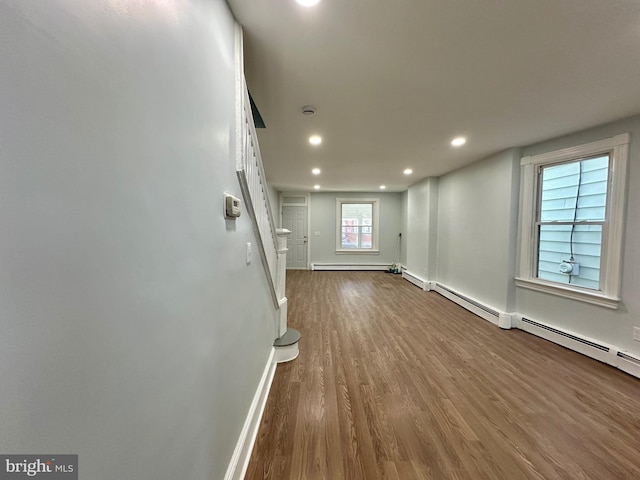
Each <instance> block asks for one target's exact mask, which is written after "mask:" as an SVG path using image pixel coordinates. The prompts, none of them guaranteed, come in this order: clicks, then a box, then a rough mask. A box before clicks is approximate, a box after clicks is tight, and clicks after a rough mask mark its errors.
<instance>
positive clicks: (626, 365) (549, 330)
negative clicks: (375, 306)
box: [402, 271, 640, 378]
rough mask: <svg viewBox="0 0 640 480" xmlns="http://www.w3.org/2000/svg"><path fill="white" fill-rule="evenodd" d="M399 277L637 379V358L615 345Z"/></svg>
mask: <svg viewBox="0 0 640 480" xmlns="http://www.w3.org/2000/svg"><path fill="white" fill-rule="evenodd" d="M402 277H403V278H405V279H406V280H408V281H409V282H411V283H413V284H414V285H417V286H419V287H421V288H423V289H424V290H434V291H435V292H437V293H439V294H440V295H442V296H443V297H445V298H447V299H449V300H451V301H452V302H454V303H457V304H458V305H460V306H461V307H463V308H464V309H466V310H468V311H470V312H472V313H474V314H476V315H478V316H479V317H481V318H483V319H485V320H487V321H489V322H491V323H493V324H495V325H498V326H499V327H500V328H503V329H509V328H517V329H520V330H523V331H525V332H527V333H531V334H533V335H536V336H538V337H541V338H544V339H545V340H548V341H550V342H553V343H555V344H557V345H561V346H563V347H565V348H568V349H569V350H573V351H575V352H578V353H581V354H583V355H586V356H588V357H591V358H593V359H595V360H598V361H600V362H603V363H606V364H608V365H611V366H613V367H615V368H618V369H620V370H622V371H623V372H626V373H628V374H630V375H633V376H634V377H638V378H640V355H636V354H634V353H631V352H625V351H623V350H621V349H620V348H618V347H616V346H615V345H609V344H606V343H604V342H600V341H599V340H595V339H593V338H588V337H585V336H583V335H580V334H577V333H575V332H571V331H569V330H565V329H562V328H557V327H554V326H553V325H550V324H548V323H544V322H540V321H538V320H534V319H531V318H529V317H527V316H524V315H522V314H519V313H507V312H501V311H499V310H498V309H496V308H493V307H491V306H489V305H486V304H484V303H483V302H480V301H478V300H476V299H474V298H471V297H468V296H466V295H462V294H461V293H459V292H457V291H455V290H453V289H451V288H449V287H447V286H446V285H442V284H441V283H435V282H428V281H426V280H423V279H421V278H420V277H418V276H416V275H413V274H411V273H409V274H407V272H406V271H403V273H402Z"/></svg>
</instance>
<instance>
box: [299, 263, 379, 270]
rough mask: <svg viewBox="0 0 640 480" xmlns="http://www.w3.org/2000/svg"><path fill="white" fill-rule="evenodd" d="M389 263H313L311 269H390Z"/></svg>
mask: <svg viewBox="0 0 640 480" xmlns="http://www.w3.org/2000/svg"><path fill="white" fill-rule="evenodd" d="M389 265H390V264H388V263H312V264H311V270H367V271H377V270H380V271H384V270H388V269H389Z"/></svg>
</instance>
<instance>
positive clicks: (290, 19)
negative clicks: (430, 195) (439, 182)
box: [228, 0, 640, 191]
mask: <svg viewBox="0 0 640 480" xmlns="http://www.w3.org/2000/svg"><path fill="white" fill-rule="evenodd" d="M228 3H229V5H230V7H231V9H232V11H233V12H234V14H235V16H236V18H237V19H238V21H239V22H240V23H241V24H242V25H243V27H244V47H245V75H246V78H247V83H248V86H249V90H250V91H251V94H252V96H253V99H254V101H255V103H256V105H257V107H258V109H259V110H260V113H261V115H262V117H263V119H264V122H265V124H266V129H260V130H259V132H258V136H259V142H260V150H261V153H262V158H263V163H264V167H265V171H266V175H267V179H268V181H269V182H270V183H271V184H272V185H273V186H274V187H276V188H277V189H278V190H298V191H299V190H304V191H310V190H313V186H314V185H315V184H318V185H320V187H321V189H320V191H375V190H378V188H379V186H380V185H386V187H387V191H403V190H405V189H406V188H407V187H408V186H409V185H411V184H413V183H416V182H418V181H419V180H421V179H422V178H425V177H428V176H440V175H442V174H444V173H447V172H449V171H452V170H455V169H457V168H460V167H462V166H464V165H467V164H469V163H472V162H474V161H477V160H480V159H482V158H484V157H486V156H488V155H491V154H492V153H496V152H499V151H501V150H504V149H507V148H510V147H514V146H524V145H528V144H531V143H535V142H538V141H541V140H545V139H548V138H552V137H556V136H559V135H562V134H565V133H569V132H573V131H576V130H581V129H584V128H588V127H591V126H595V125H598V124H602V123H606V122H608V121H612V120H616V119H620V118H624V117H627V116H631V115H634V114H637V113H640V2H639V1H637V0H516V1H514V0H395V1H389V0H350V1H346V0H321V1H320V3H319V4H318V5H316V6H315V7H302V6H299V5H298V4H297V3H295V1H294V0H228ZM304 105H313V106H315V107H316V114H315V115H313V116H305V115H303V114H302V111H301V109H302V106H304ZM311 134H319V135H321V136H322V138H323V142H322V144H321V145H319V146H316V147H314V146H312V145H310V144H309V143H308V137H309V136H310V135H311ZM459 135H462V136H464V137H466V138H467V143H466V144H465V145H463V146H462V147H458V148H454V147H452V146H451V144H450V141H451V140H452V139H453V138H454V137H456V136H459ZM313 167H318V168H320V169H321V170H322V173H321V174H320V175H318V176H314V175H312V174H311V169H312V168H313ZM405 168H412V169H413V174H412V175H410V176H407V175H403V170H404V169H405Z"/></svg>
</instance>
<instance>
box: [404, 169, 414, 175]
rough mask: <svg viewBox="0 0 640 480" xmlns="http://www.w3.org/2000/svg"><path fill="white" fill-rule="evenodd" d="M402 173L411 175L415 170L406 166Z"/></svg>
mask: <svg viewBox="0 0 640 480" xmlns="http://www.w3.org/2000/svg"><path fill="white" fill-rule="evenodd" d="M402 173H404V174H405V175H411V174H412V173H413V170H411V169H410V168H405V169H404V172H402Z"/></svg>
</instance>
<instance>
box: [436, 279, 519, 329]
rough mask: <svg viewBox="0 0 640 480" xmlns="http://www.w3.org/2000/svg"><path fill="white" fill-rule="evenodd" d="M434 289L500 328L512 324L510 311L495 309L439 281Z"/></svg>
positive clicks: (507, 327) (509, 326)
mask: <svg viewBox="0 0 640 480" xmlns="http://www.w3.org/2000/svg"><path fill="white" fill-rule="evenodd" d="M434 290H435V291H436V292H438V293H439V294H440V295H442V296H443V297H446V298H448V299H449V300H451V301H453V302H455V303H457V304H458V305H460V306H461V307H463V308H465V309H467V310H469V311H470V312H472V313H475V314H476V315H478V316H479V317H481V318H484V319H485V320H487V321H489V322H491V323H493V324H494V325H498V326H499V327H500V328H503V329H510V328H511V326H512V320H511V314H510V313H506V312H500V311H498V310H497V309H495V308H493V307H491V306H489V305H486V304H484V303H482V302H480V301H478V300H476V299H474V298H471V297H467V296H466V295H462V294H460V293H458V292H456V291H455V290H452V289H451V288H449V287H447V286H445V285H442V284H441V283H436V284H435V288H434Z"/></svg>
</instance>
